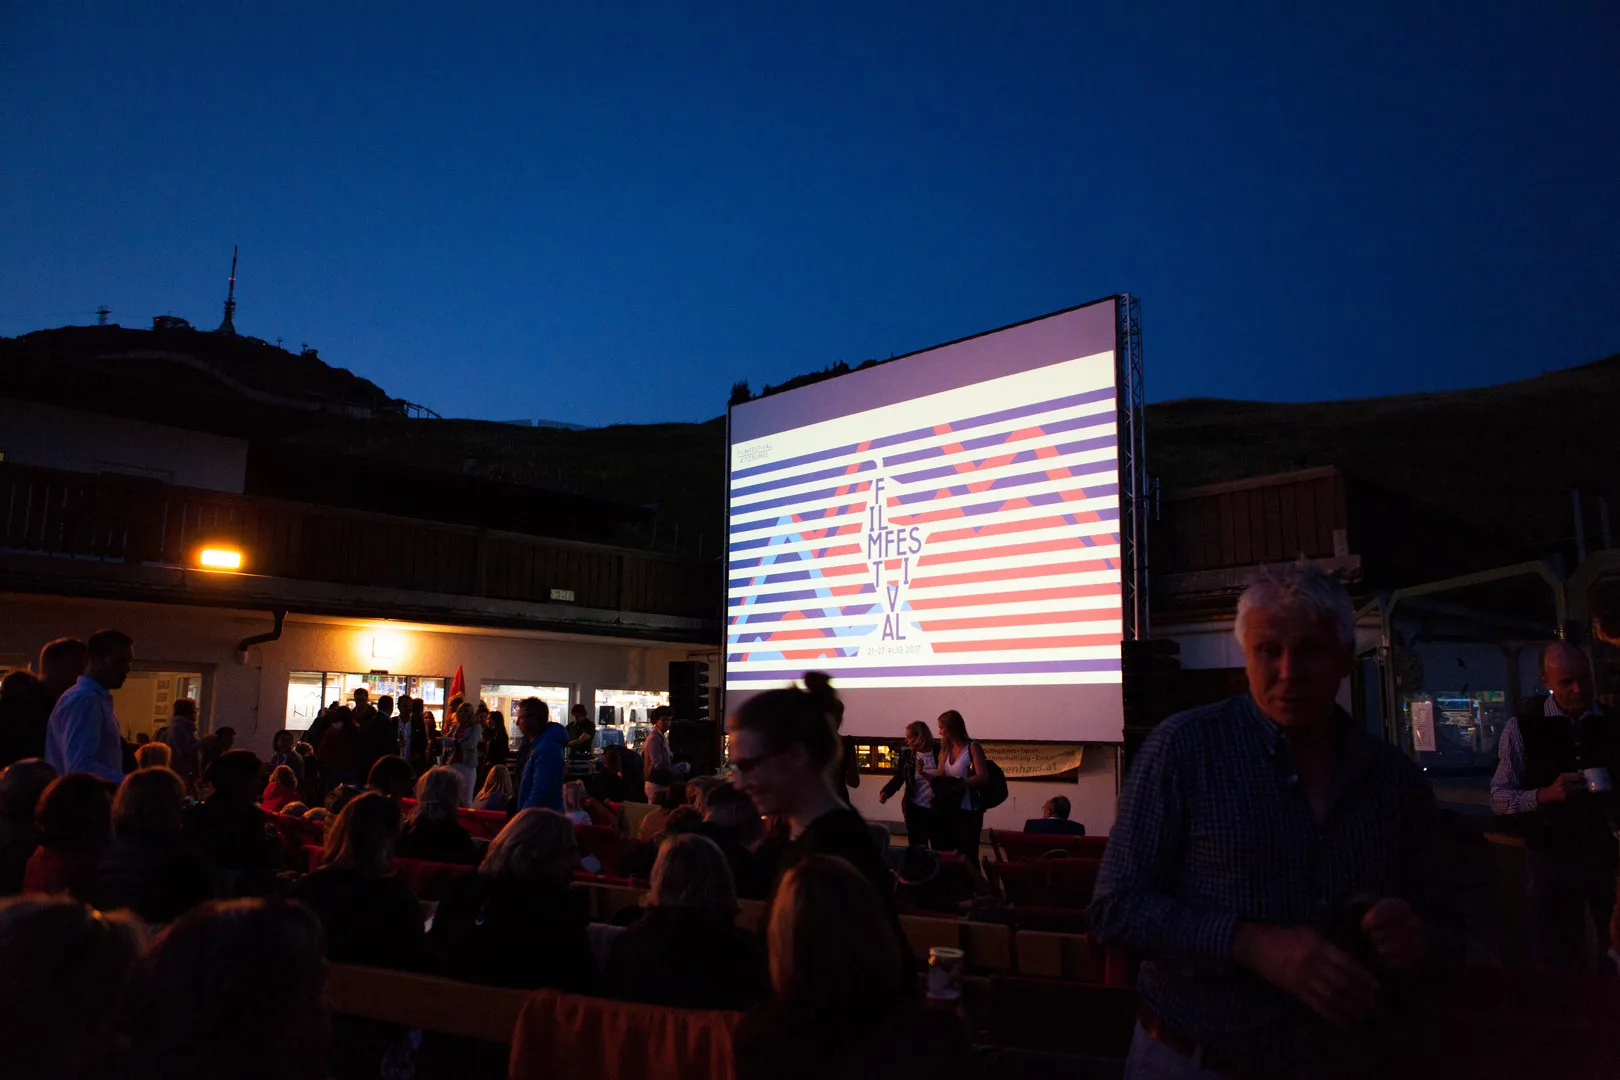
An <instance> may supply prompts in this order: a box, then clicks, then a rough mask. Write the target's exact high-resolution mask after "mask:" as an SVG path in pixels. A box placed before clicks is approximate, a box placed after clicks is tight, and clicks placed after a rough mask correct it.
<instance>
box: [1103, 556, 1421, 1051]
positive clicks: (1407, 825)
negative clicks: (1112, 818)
mask: <svg viewBox="0 0 1620 1080" xmlns="http://www.w3.org/2000/svg"><path fill="white" fill-rule="evenodd" d="M1236 632H1237V637H1238V641H1239V643H1240V644H1241V645H1242V646H1243V653H1244V659H1245V666H1246V668H1247V672H1248V677H1249V693H1248V694H1245V695H1243V696H1241V697H1237V698H1233V699H1231V700H1229V701H1225V702H1222V703H1220V704H1217V705H1211V706H1207V707H1205V708H1201V709H1194V710H1192V711H1191V712H1186V713H1182V714H1180V715H1178V716H1173V717H1171V718H1170V719H1168V720H1166V721H1165V722H1164V723H1163V724H1162V725H1160V726H1159V728H1158V729H1157V730H1156V731H1154V732H1153V734H1152V735H1151V736H1149V737H1148V739H1147V741H1146V742H1145V743H1144V744H1143V746H1142V749H1141V750H1140V751H1139V752H1138V753H1137V754H1136V757H1135V760H1134V761H1133V762H1132V764H1131V770H1130V774H1129V776H1128V777H1127V778H1126V782H1125V790H1124V793H1123V795H1122V796H1121V799H1120V805H1119V817H1118V821H1117V822H1116V824H1115V826H1114V829H1113V832H1112V834H1111V836H1110V839H1109V843H1108V850H1107V854H1106V855H1105V856H1104V858H1103V865H1102V871H1101V875H1100V877H1099V879H1098V882H1097V891H1096V897H1095V899H1094V901H1093V903H1092V905H1091V909H1090V917H1091V923H1092V927H1093V930H1094V931H1095V933H1096V934H1097V935H1098V936H1099V937H1100V939H1101V940H1102V941H1103V943H1104V944H1106V945H1107V946H1109V947H1111V948H1117V949H1125V950H1128V951H1130V952H1132V953H1135V954H1136V955H1139V956H1141V957H1142V958H1143V964H1142V973H1141V978H1140V982H1139V987H1140V991H1141V1010H1140V1014H1139V1018H1138V1019H1139V1022H1138V1025H1137V1030H1136V1035H1135V1038H1134V1040H1133V1042H1132V1046H1131V1053H1130V1059H1129V1061H1128V1063H1127V1067H1126V1076H1127V1077H1128V1078H1130V1080H1155V1078H1160V1077H1171V1076H1174V1077H1177V1078H1181V1080H1187V1078H1194V1077H1225V1078H1228V1080H1231V1078H1258V1077H1266V1078H1270V1077H1291V1076H1294V1075H1297V1074H1298V1072H1299V1070H1301V1069H1302V1068H1304V1067H1306V1066H1307V1064H1308V1062H1309V1059H1310V1058H1311V1056H1312V1053H1313V1048H1314V1047H1316V1046H1319V1045H1320V1038H1319V1037H1320V1036H1321V1035H1322V1034H1323V1033H1324V1031H1326V1030H1328V1029H1330V1028H1345V1027H1349V1026H1351V1025H1354V1024H1356V1023H1358V1022H1359V1021H1361V1020H1363V1019H1364V1018H1366V1017H1368V1016H1369V1015H1370V1014H1371V1013H1373V1012H1374V1010H1375V1009H1376V1008H1377V1005H1378V1000H1379V995H1380V990H1381V986H1380V978H1381V976H1384V975H1386V974H1387V973H1389V972H1398V971H1411V970H1413V969H1417V968H1419V967H1422V966H1424V965H1426V964H1430V963H1433V962H1434V961H1435V960H1436V959H1437V958H1438V956H1439V955H1440V954H1442V953H1449V952H1450V951H1451V950H1450V949H1448V948H1446V947H1445V944H1446V943H1447V939H1448V937H1449V936H1450V935H1449V930H1450V929H1452V928H1451V927H1449V926H1448V924H1447V920H1444V919H1436V918H1434V917H1433V915H1434V913H1435V912H1438V911H1440V910H1441V907H1440V905H1437V904H1436V903H1435V899H1436V897H1435V886H1434V883H1433V881H1432V875H1433V873H1434V864H1435V854H1434V852H1435V849H1434V844H1435V840H1436V824H1437V822H1436V816H1435V807H1434V797H1433V794H1432V793H1431V791H1430V789H1429V787H1428V784H1427V783H1426V782H1425V781H1424V779H1423V776H1422V774H1421V773H1420V772H1419V770H1418V769H1417V767H1416V766H1415V765H1414V764H1413V763H1412V762H1411V761H1410V760H1408V759H1407V758H1406V757H1405V756H1404V755H1403V754H1402V753H1401V752H1400V751H1399V750H1397V749H1396V748H1395V747H1393V746H1390V745H1388V744H1386V743H1384V742H1383V741H1381V740H1378V739H1375V738H1372V737H1370V736H1369V735H1368V734H1367V733H1366V732H1365V731H1363V730H1360V729H1359V728H1358V727H1357V726H1356V724H1355V723H1354V721H1353V720H1352V719H1351V718H1350V716H1349V715H1347V714H1346V713H1345V712H1344V710H1343V709H1341V708H1339V707H1338V705H1337V704H1336V703H1335V702H1336V697H1337V694H1338V691H1339V687H1340V684H1341V683H1342V682H1343V680H1344V679H1345V677H1346V676H1348V675H1349V673H1350V668H1351V663H1352V658H1353V655H1354V644H1355V614H1354V610H1353V608H1352V606H1351V603H1350V598H1349V596H1348V594H1346V592H1345V591H1344V589H1343V587H1342V586H1340V585H1339V584H1338V583H1337V582H1336V581H1334V580H1333V579H1332V578H1330V577H1329V576H1328V575H1326V574H1325V573H1323V572H1321V571H1320V570H1317V569H1315V568H1314V567H1311V566H1309V565H1306V564H1300V565H1296V566H1291V567H1287V568H1283V569H1275V570H1270V571H1267V572H1265V573H1264V574H1262V575H1261V576H1260V577H1259V578H1257V579H1256V580H1255V582H1254V583H1253V584H1252V585H1250V587H1249V588H1248V590H1247V591H1246V592H1245V593H1244V594H1243V597H1242V599H1241V600H1240V601H1239V604H1238V616H1237V626H1236Z"/></svg>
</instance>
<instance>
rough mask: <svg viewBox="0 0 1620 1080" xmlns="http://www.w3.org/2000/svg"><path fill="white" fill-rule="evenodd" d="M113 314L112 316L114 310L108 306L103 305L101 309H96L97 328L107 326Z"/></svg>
mask: <svg viewBox="0 0 1620 1080" xmlns="http://www.w3.org/2000/svg"><path fill="white" fill-rule="evenodd" d="M111 314H112V309H111V308H109V307H108V306H107V305H106V304H102V305H101V306H100V307H98V308H96V325H97V326H106V325H107V316H109V315H111Z"/></svg>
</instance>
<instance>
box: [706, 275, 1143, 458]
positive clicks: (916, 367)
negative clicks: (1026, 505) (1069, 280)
mask: <svg viewBox="0 0 1620 1080" xmlns="http://www.w3.org/2000/svg"><path fill="white" fill-rule="evenodd" d="M1115 311H1116V305H1115V301H1114V299H1113V298H1112V297H1110V298H1108V299H1106V300H1099V301H1097V302H1095V303H1092V304H1087V305H1086V306H1084V307H1079V308H1073V309H1071V310H1069V311H1060V312H1057V313H1056V314H1053V315H1047V316H1045V317H1043V318H1039V319H1032V320H1030V321H1029V322H1026V323H1020V324H1019V325H1017V326H1009V327H1006V328H1005V329H1002V330H996V331H992V332H990V333H987V334H980V335H978V336H977V337H971V338H967V339H965V340H962V341H955V342H952V343H950V344H948V345H941V346H938V347H936V348H932V349H928V350H925V351H923V352H918V353H912V354H910V355H908V356H902V357H899V358H897V359H895V360H891V361H889V362H888V363H885V364H878V365H876V366H874V367H870V368H867V369H865V370H864V371H852V372H850V373H849V374H848V375H840V376H839V377H837V378H835V379H827V380H825V381H823V382H819V383H812V384H811V385H809V386H805V387H801V388H799V389H797V390H792V391H789V392H788V393H785V394H773V395H772V396H770V397H764V398H760V399H759V400H757V401H750V402H748V403H747V404H745V405H738V406H737V407H736V408H734V409H732V410H731V441H732V442H733V443H739V442H747V441H748V440H750V439H758V438H761V437H763V436H765V435H770V434H774V433H775V432H778V431H787V430H788V429H790V428H796V427H803V426H804V425H806V424H814V423H819V422H820V421H823V420H831V419H832V418H834V417H837V416H847V415H849V414H850V413H852V412H858V411H861V410H864V409H876V408H881V407H882V406H884V405H892V404H895V403H896V402H900V401H910V400H911V399H913V398H917V397H922V396H924V395H926V394H937V393H939V392H940V391H943V390H951V389H954V388H956V387H958V386H968V385H971V384H972V383H976V382H984V381H985V380H987V379H994V378H1000V377H1001V376H1004V375H1012V374H1016V373H1017V372H1020V371H1031V370H1034V369H1036V368H1041V367H1047V366H1049V365H1051V364H1055V363H1061V362H1062V361H1065V360H1072V359H1075V358H1077V357H1082V356H1095V355H1096V354H1098V353H1104V352H1113V351H1114V335H1115Z"/></svg>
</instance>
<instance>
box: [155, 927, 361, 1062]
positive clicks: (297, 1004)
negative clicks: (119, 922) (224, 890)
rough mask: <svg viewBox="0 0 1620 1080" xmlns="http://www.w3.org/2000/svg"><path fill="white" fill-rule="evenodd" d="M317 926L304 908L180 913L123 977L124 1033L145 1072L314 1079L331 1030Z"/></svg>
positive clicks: (325, 1051) (322, 946) (326, 1047)
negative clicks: (125, 991)
mask: <svg viewBox="0 0 1620 1080" xmlns="http://www.w3.org/2000/svg"><path fill="white" fill-rule="evenodd" d="M324 951H325V946H324V944H323V941H322V935H321V924H320V921H319V920H318V919H316V917H315V916H314V915H313V914H311V913H310V911H309V909H307V908H305V907H303V906H302V905H301V904H296V903H291V902H287V901H277V900H215V901H211V902H209V903H206V904H203V905H201V906H200V907H196V908H193V909H192V910H190V911H188V912H186V913H185V914H184V915H181V916H180V917H179V918H178V919H176V920H175V921H174V922H173V923H171V924H170V925H169V927H168V929H167V930H165V931H164V932H163V933H162V934H161V935H160V936H159V937H158V938H157V940H156V941H155V942H154V943H153V945H152V947H151V949H150V950H148V952H147V954H146V956H145V957H143V958H142V959H141V961H140V963H139V964H138V965H137V967H136V968H135V971H134V974H133V977H132V978H131V980H130V994H129V1003H130V1004H129V1006H128V1008H127V1009H126V1015H127V1020H128V1025H127V1026H128V1029H129V1032H130V1036H131V1039H132V1042H133V1050H134V1053H135V1056H136V1059H137V1061H138V1062H140V1063H141V1064H143V1065H145V1066H147V1068H148V1069H150V1070H151V1073H150V1075H161V1076H165V1077H176V1078H179V1080H202V1078H204V1077H209V1078H212V1077H222V1076H234V1077H255V1078H258V1077H263V1078H272V1077H273V1078H275V1080H320V1078H323V1077H325V1076H326V1075H327V1073H326V1064H327V1063H326V1057H327V1052H328V1049H329V1047H330V1044H331V1026H330V1021H329V1019H328V1017H327V1015H326V1011H325V1007H324V1004H323V1002H322V987H323V983H324V978H325V971H324V964H323V960H322V954H323V952H324Z"/></svg>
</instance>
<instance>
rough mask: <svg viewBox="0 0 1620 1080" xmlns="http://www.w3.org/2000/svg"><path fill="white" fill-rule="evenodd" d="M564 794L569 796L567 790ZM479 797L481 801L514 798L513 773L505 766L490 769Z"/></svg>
mask: <svg viewBox="0 0 1620 1080" xmlns="http://www.w3.org/2000/svg"><path fill="white" fill-rule="evenodd" d="M564 794H565V795H566V794H567V789H566V788H565V789H564ZM478 797H479V798H480V799H494V798H503V799H510V798H511V797H512V771H511V770H510V769H508V768H507V767H506V766H505V765H496V766H495V767H494V768H492V769H490V770H489V775H488V776H486V777H484V786H483V788H481V789H480V790H479V792H478Z"/></svg>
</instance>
